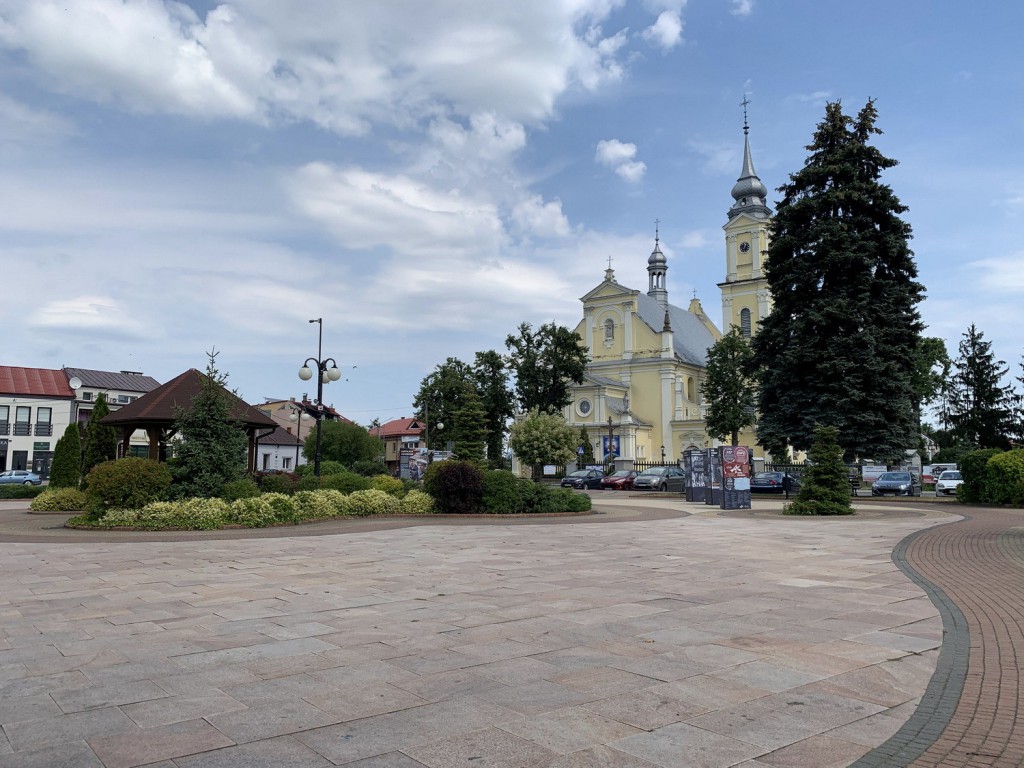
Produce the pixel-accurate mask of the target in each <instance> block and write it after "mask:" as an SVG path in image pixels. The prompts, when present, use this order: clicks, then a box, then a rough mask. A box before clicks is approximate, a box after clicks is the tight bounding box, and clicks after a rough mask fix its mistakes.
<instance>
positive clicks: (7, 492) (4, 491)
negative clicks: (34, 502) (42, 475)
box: [0, 484, 45, 499]
mask: <svg viewBox="0 0 1024 768" xmlns="http://www.w3.org/2000/svg"><path fill="white" fill-rule="evenodd" d="M44 490H45V489H44V488H43V486H41V485H14V484H10V485H0V499H34V498H35V497H36V496H38V495H39V494H41V493H42V492H43V491H44Z"/></svg>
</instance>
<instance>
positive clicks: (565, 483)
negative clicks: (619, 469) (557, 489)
mask: <svg viewBox="0 0 1024 768" xmlns="http://www.w3.org/2000/svg"><path fill="white" fill-rule="evenodd" d="M602 477H604V472H602V471H601V470H600V469H577V470H576V471H575V472H570V473H569V474H568V475H566V476H565V477H563V478H562V483H561V485H562V487H563V488H577V489H583V488H599V487H600V486H601V478H602Z"/></svg>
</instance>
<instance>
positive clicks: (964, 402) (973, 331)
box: [946, 323, 1016, 450]
mask: <svg viewBox="0 0 1024 768" xmlns="http://www.w3.org/2000/svg"><path fill="white" fill-rule="evenodd" d="M959 353H960V354H959V356H958V357H957V359H956V360H954V361H953V368H954V373H953V377H952V378H951V380H950V385H949V392H948V394H947V406H946V407H947V409H948V410H947V412H946V418H947V419H948V420H949V426H950V428H951V429H952V431H953V434H954V436H955V439H956V442H957V443H959V444H961V445H966V446H972V447H974V448H977V449H984V448H1002V449H1004V450H1005V449H1006V448H1009V447H1010V439H1009V437H1010V434H1011V433H1012V432H1013V430H1014V424H1013V412H1014V407H1015V405H1016V394H1015V393H1014V391H1013V387H1011V386H1010V385H1009V384H1003V383H1002V381H1003V380H1004V378H1005V377H1006V376H1007V374H1008V373H1009V368H1008V367H1007V365H1006V363H1005V362H1003V361H1002V360H996V357H995V355H994V354H993V352H992V342H990V341H985V334H983V333H982V332H981V331H979V330H978V329H977V328H976V327H975V326H974V324H973V323H972V324H971V327H970V328H968V329H967V331H966V332H965V333H964V334H963V338H962V339H961V340H960V347H959Z"/></svg>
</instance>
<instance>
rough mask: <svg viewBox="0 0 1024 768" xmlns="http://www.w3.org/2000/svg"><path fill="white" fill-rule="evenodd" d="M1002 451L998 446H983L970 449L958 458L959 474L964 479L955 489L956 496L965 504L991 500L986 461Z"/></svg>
mask: <svg viewBox="0 0 1024 768" xmlns="http://www.w3.org/2000/svg"><path fill="white" fill-rule="evenodd" d="M998 453H1002V451H1001V450H1000V449H998V448H985V449H984V450H981V451H971V452H970V453H967V454H964V456H963V457H962V458H961V459H960V475H961V477H963V479H964V481H963V482H962V483H961V484H960V487H959V488H957V489H956V497H957V499H958V500H959V501H962V502H964V503H965V504H982V503H988V502H991V501H992V499H990V498H988V493H987V491H988V462H989V459H991V458H992V457H993V456H995V455H996V454H998Z"/></svg>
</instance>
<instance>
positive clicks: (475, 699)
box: [0, 497, 950, 768]
mask: <svg viewBox="0 0 1024 768" xmlns="http://www.w3.org/2000/svg"><path fill="white" fill-rule="evenodd" d="M645 503H647V504H649V505H650V506H647V507H645V506H644V503H641V502H638V501H636V500H632V499H630V498H629V497H625V498H622V499H621V500H616V501H615V504H614V505H613V504H611V503H610V502H609V503H608V509H609V510H610V513H609V519H610V520H611V519H615V520H617V524H615V525H600V524H596V525H595V524H586V523H585V522H584V520H586V518H579V519H577V520H575V524H569V523H566V522H558V523H551V524H527V523H524V522H510V523H509V524H505V525H498V524H495V523H494V522H492V521H487V522H485V523H481V524H436V523H431V524H426V525H416V526H412V527H404V528H399V527H390V526H383V527H381V528H380V529H377V530H374V529H370V528H363V527H362V523H360V527H358V528H354V529H348V530H349V532H343V531H340V530H339V528H340V526H333V527H331V528H330V529H329V530H330V531H331V533H328V534H327V535H319V536H314V535H310V534H309V532H308V530H303V532H302V533H301V534H299V535H295V536H282V535H280V532H278V534H277V535H275V536H266V535H254V536H251V537H250V536H244V535H239V536H237V537H236V538H235V539H229V538H223V537H211V538H202V537H199V536H194V535H191V534H190V535H187V536H179V537H172V538H175V539H178V540H170V541H158V540H143V538H145V537H140V538H139V539H137V540H125V539H123V538H121V539H118V540H117V541H116V542H111V541H103V540H98V541H97V540H93V539H90V538H78V539H73V540H70V541H67V540H63V539H58V538H55V539H47V538H45V537H43V539H44V540H42V541H37V542H27V541H26V542H22V543H18V542H11V541H8V542H6V543H2V544H0V578H2V579H3V583H4V584H5V585H8V584H10V585H11V589H10V590H6V589H5V591H4V593H3V594H2V595H0V617H3V621H2V622H0V693H2V694H3V696H2V698H0V701H3V702H4V706H3V707H0V725H2V727H3V733H4V735H5V736H6V739H7V741H8V743H7V746H8V748H9V750H10V751H9V752H8V753H7V754H6V755H5V754H3V752H4V750H3V749H2V748H0V766H3V765H5V764H10V765H21V764H25V765H31V764H32V763H31V761H32V760H37V761H38V760H42V758H40V757H38V756H39V755H42V754H44V753H46V754H50V755H51V758H52V759H53V760H54V761H55V762H53V763H52V764H55V765H59V764H61V763H60V762H56V761H59V760H64V761H65V764H68V765H74V764H76V763H75V762H73V761H75V760H77V761H80V764H81V765H95V764H102V765H106V766H108V768H109V766H125V767H126V768H130V767H131V766H135V765H145V764H148V763H154V764H160V763H164V764H166V766H167V768H170V766H171V765H174V766H179V767H182V766H192V767H193V768H195V767H197V766H198V767H200V768H203V767H205V766H218V765H219V766H232V765H262V764H265V765H272V764H273V765H289V764H294V765H306V764H308V765H312V766H319V765H324V764H339V765H341V764H345V765H356V766H358V765H363V766H364V767H365V768H374V766H376V768H386V766H395V767H396V768H415V766H431V767H436V768H442V766H443V767H447V766H455V765H474V766H483V765H494V766H509V767H510V768H512V766H520V765H523V766H526V765H538V766H545V768H571V767H572V766H584V765H587V766H602V765H606V766H622V767H623V768H650V767H651V766H673V768H675V766H679V765H688V766H689V765H693V766H700V765H708V766H719V765H721V766H727V765H737V764H744V763H746V764H747V765H748V766H756V765H758V764H762V765H775V766H783V765H789V764H793V765H802V764H807V765H810V764H812V763H811V762H808V761H811V760H813V759H815V758H814V757H813V756H815V755H820V754H824V753H825V751H826V748H827V747H828V746H829V745H831V746H832V747H834V748H835V749H834V752H835V753H836V754H841V755H842V756H843V759H844V760H847V761H848V762H849V761H852V760H855V759H857V758H858V757H859V756H860V755H863V754H865V753H867V752H868V751H869V750H871V749H872V748H873V747H875V746H877V740H876V739H875V740H873V739H872V737H871V736H870V733H871V727H870V726H869V723H871V722H874V723H877V725H878V728H879V729H880V730H881V731H883V732H886V733H888V732H891V731H892V730H893V727H894V726H896V724H900V725H902V724H903V723H905V722H906V721H907V719H908V718H909V717H911V715H912V713H913V711H914V710H913V709H912V707H908V704H910V703H911V702H913V701H914V700H915V698H916V697H919V696H921V695H922V693H923V692H924V690H925V687H926V685H927V684H928V681H929V678H930V677H931V674H932V669H933V668H934V665H935V663H936V658H937V657H938V650H937V648H938V644H939V642H940V636H939V635H937V634H936V628H937V624H936V623H935V621H936V617H937V616H938V611H937V610H936V609H935V608H934V606H932V604H931V602H930V601H929V599H928V598H927V597H926V596H925V593H924V591H923V590H922V588H921V587H919V586H918V585H916V584H914V583H913V582H912V581H911V580H910V579H909V578H908V577H907V576H905V575H904V574H903V573H901V572H900V571H899V570H898V568H897V567H896V566H895V565H894V564H893V562H892V560H891V558H890V555H891V552H892V550H893V548H894V547H896V546H897V544H898V543H899V542H900V541H901V540H903V539H904V538H905V537H906V536H908V535H909V534H912V533H914V532H916V531H919V530H923V529H926V528H929V527H931V526H934V525H936V524H937V523H940V522H946V521H948V520H949V519H950V518H948V516H946V515H944V514H942V513H941V512H935V513H929V512H927V511H926V510H925V509H924V508H922V509H921V511H917V510H915V514H903V515H892V516H886V515H884V514H878V515H870V514H869V515H865V516H864V517H862V518H847V519H834V520H802V519H800V520H797V519H787V518H779V517H774V518H771V519H762V518H759V517H756V516H755V517H750V518H743V517H728V516H723V515H719V514H717V513H716V512H714V511H711V512H708V511H707V510H706V508H703V507H700V506H699V505H692V508H691V509H681V506H682V505H680V504H679V503H678V502H666V501H663V500H658V501H653V500H652V501H651V502H646V501H645ZM670 503H671V504H674V505H675V507H674V509H675V512H674V513H673V512H672V511H671V510H672V508H671V507H668V508H666V507H667V506H668V505H669V504H670ZM634 507H636V508H639V509H646V510H650V513H649V514H634V513H633V512H630V511H629V510H631V509H633V508H634ZM680 512H683V513H684V514H680ZM686 512H689V513H691V514H689V515H686V514H685V513H686ZM306 528H307V529H308V528H309V526H307V527H306ZM2 534H3V526H2V525H0V536H2ZM342 534H343V535H342ZM89 536H95V534H91V533H90V534H89ZM100 538H101V539H102V537H100ZM12 701H13V702H14V703H13V704H12V703H11V702H12ZM51 702H52V706H51V704H50V703H51ZM793 702H802V704H795V703H793ZM19 703H23V704H24V707H19V706H18V704H19ZM807 711H812V712H813V715H808V714H807ZM19 712H20V713H22V714H21V715H19V714H18V713H19ZM881 718H885V719H884V720H883V719H881ZM3 760H7V761H8V762H7V763H4V762H2V761H3ZM17 760H23V763H18V762H16V761H17ZM69 760H70V761H72V762H67V761H69ZM801 760H802V761H804V762H802V763H801V762H799V761H801ZM90 761H91V762H90ZM247 761H248V762H247ZM275 761H276V762H275ZM325 761H326V762H325ZM36 764H40V765H42V764H46V763H44V762H37V763H36Z"/></svg>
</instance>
